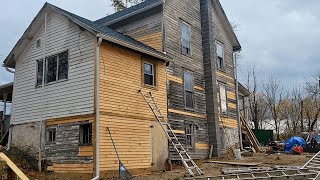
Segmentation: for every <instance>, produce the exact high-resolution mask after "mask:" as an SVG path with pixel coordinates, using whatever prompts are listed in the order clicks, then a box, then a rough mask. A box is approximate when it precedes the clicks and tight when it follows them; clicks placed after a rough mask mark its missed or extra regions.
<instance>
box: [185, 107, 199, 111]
mask: <svg viewBox="0 0 320 180" xmlns="http://www.w3.org/2000/svg"><path fill="white" fill-rule="evenodd" d="M183 109H184V110H186V111H192V112H195V111H196V110H195V108H189V107H184V108H183Z"/></svg>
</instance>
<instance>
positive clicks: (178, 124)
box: [164, 0, 208, 159]
mask: <svg viewBox="0 0 320 180" xmlns="http://www.w3.org/2000/svg"><path fill="white" fill-rule="evenodd" d="M181 20H183V21H185V22H186V23H188V24H189V25H190V26H191V56H185V55H182V54H181V31H180V23H181ZM164 34H165V38H164V39H165V41H164V51H165V52H167V54H168V55H169V56H171V57H172V58H173V62H172V63H170V65H169V66H168V67H167V72H168V76H169V77H168V80H169V81H168V87H167V88H168V109H169V114H168V118H169V121H170V123H171V124H172V127H173V129H175V130H179V131H180V132H184V131H185V123H194V124H195V125H196V126H195V128H194V147H192V148H188V149H189V151H188V152H189V153H190V155H191V156H192V157H193V158H203V157H207V156H208V147H206V146H205V145H207V144H208V137H207V133H208V132H207V119H206V102H205V91H204V70H203V54H202V35H201V14H200V2H199V1H194V0H183V1H176V0H167V1H166V3H165V5H164ZM184 71H188V72H191V73H192V74H193V76H194V85H195V86H197V87H198V88H194V109H192V110H188V109H186V108H185V106H184V87H183V73H184ZM170 77H173V78H170ZM177 79H179V80H180V81H178V80H177ZM171 110H174V111H171ZM186 113H187V114H186ZM177 136H178V137H179V139H180V140H181V141H182V143H183V144H185V141H186V136H185V134H183V133H181V134H177ZM200 145H201V146H200ZM170 152H171V156H173V159H178V158H177V154H176V153H175V152H174V150H173V149H172V148H171V149H170Z"/></svg>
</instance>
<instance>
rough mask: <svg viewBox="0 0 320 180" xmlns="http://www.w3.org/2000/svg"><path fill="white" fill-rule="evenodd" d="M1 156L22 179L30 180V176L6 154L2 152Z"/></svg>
mask: <svg viewBox="0 0 320 180" xmlns="http://www.w3.org/2000/svg"><path fill="white" fill-rule="evenodd" d="M0 158H1V159H2V160H4V161H5V162H6V163H7V165H8V166H9V167H10V169H11V170H12V171H13V172H14V173H15V174H16V175H17V176H18V177H19V178H20V179H21V180H29V178H28V177H27V176H26V175H25V174H24V173H23V172H22V171H21V170H20V169H19V168H18V167H17V166H16V165H15V164H14V163H13V162H12V161H11V160H10V159H9V158H8V157H7V156H6V155H5V154H4V153H0Z"/></svg>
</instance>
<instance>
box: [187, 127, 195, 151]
mask: <svg viewBox="0 0 320 180" xmlns="http://www.w3.org/2000/svg"><path fill="white" fill-rule="evenodd" d="M185 127H186V129H185V135H186V145H187V146H193V138H194V137H193V134H194V133H193V124H189V123H186V124H185Z"/></svg>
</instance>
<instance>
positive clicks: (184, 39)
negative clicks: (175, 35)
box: [181, 21, 191, 55]
mask: <svg viewBox="0 0 320 180" xmlns="http://www.w3.org/2000/svg"><path fill="white" fill-rule="evenodd" d="M190 34H191V28H190V25H189V24H187V23H186V22H183V21H182V22H181V53H182V54H184V55H190V53H191V43H190V39H191V35H190Z"/></svg>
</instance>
